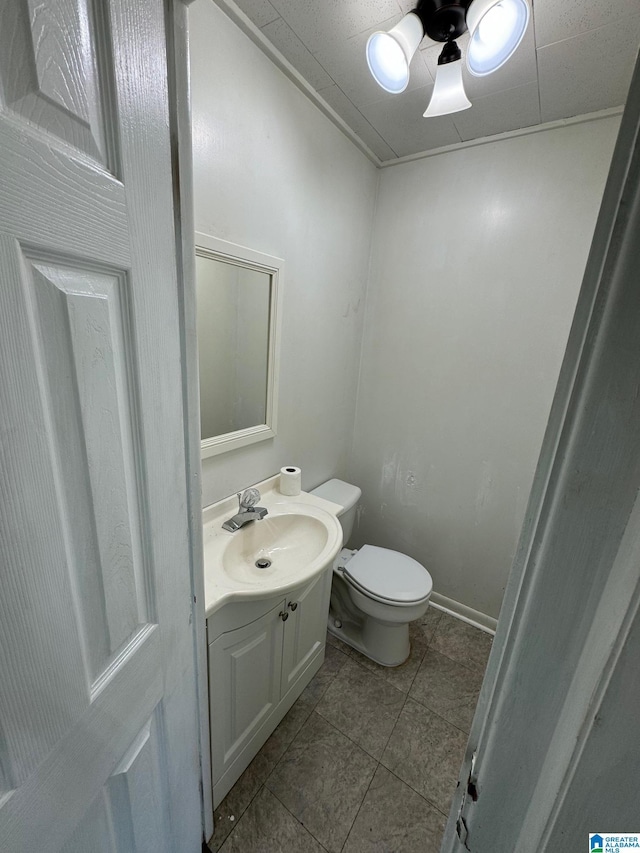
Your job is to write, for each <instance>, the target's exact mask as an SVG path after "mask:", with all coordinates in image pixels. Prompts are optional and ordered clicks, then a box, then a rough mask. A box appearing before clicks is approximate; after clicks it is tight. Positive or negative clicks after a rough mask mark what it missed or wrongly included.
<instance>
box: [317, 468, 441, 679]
mask: <svg viewBox="0 0 640 853" xmlns="http://www.w3.org/2000/svg"><path fill="white" fill-rule="evenodd" d="M311 494H312V495H317V496H318V497H320V498H324V499H325V500H328V501H332V502H333V503H336V504H339V505H340V506H342V507H343V510H342V512H341V513H339V514H338V519H339V521H340V524H341V525H342V530H343V532H344V544H345V545H347V544H348V542H349V539H350V538H351V533H352V531H353V523H354V521H355V516H356V506H357V503H358V501H359V500H360V495H361V494H362V492H361V490H360V489H359V488H358V487H357V486H352V485H351V484H350V483H345V482H344V481H343V480H328V481H327V482H326V483H323V484H322V485H321V486H318V488H317V489H314V490H313V491H312V492H311ZM432 589H433V581H432V580H431V575H430V574H429V572H428V571H427V570H426V569H425V567H424V566H422V565H421V564H420V563H418V562H417V561H416V560H413V559H412V558H411V557H408V556H407V555H406V554H401V553H399V552H398V551H391V550H390V549H389V548H378V547H377V546H375V545H363V546H362V548H360V549H359V550H357V551H352V550H349V548H343V549H342V550H341V551H340V553H339V554H338V556H337V558H336V560H335V562H334V564H333V580H332V584H331V604H330V607H329V622H328V629H329V632H330V633H331V634H333V635H334V636H336V637H339V638H340V639H341V640H342V641H343V642H345V643H347V644H348V645H350V646H351V647H352V648H354V649H357V650H358V651H359V652H362V654H364V655H366V656H367V657H369V658H371V660H374V661H376V663H379V664H382V665H383V666H399V665H400V664H401V663H404V661H405V660H406V659H407V658H408V657H409V651H410V644H409V622H413V621H414V620H415V619H419V618H420V617H421V616H424V614H425V613H426V612H427V608H428V607H429V598H430V597H431V591H432Z"/></svg>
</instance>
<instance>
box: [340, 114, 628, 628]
mask: <svg viewBox="0 0 640 853" xmlns="http://www.w3.org/2000/svg"><path fill="white" fill-rule="evenodd" d="M617 128H618V119H617V118H609V119H605V120H600V121H592V122H589V123H584V124H577V125H572V126H567V127H562V128H559V129H554V130H547V131H543V132H538V133H534V134H530V135H526V136H521V137H516V138H511V139H505V140H502V141H496V142H492V143H490V144H486V145H480V146H476V147H471V148H466V149H460V150H458V151H455V152H450V153H444V154H441V155H437V156H432V157H428V158H426V159H422V160H419V161H415V162H412V163H407V164H401V165H397V166H393V167H390V168H387V169H385V170H384V171H383V172H382V175H381V181H380V189H379V196H378V207H377V215H376V222H375V228H374V240H373V255H372V272H371V282H370V286H369V292H368V296H367V314H366V321H365V335H364V344H363V358H362V368H361V376H360V385H359V395H358V407H357V415H356V426H355V434H354V443H353V456H352V461H351V465H350V469H349V472H348V473H349V476H350V477H351V478H352V480H353V482H355V483H357V484H358V485H360V486H361V487H362V489H363V504H364V513H363V514H362V516H361V518H360V524H359V527H358V531H357V536H356V539H355V547H357V546H358V545H360V544H362V543H363V542H365V541H366V542H369V543H371V544H377V545H382V546H387V547H390V548H396V549H398V550H401V551H404V552H406V553H407V554H410V555H411V556H413V557H415V558H416V559H417V560H419V561H420V562H422V563H423V564H424V565H426V566H427V567H428V569H429V571H430V572H431V574H432V576H433V580H434V589H435V590H436V591H437V592H438V593H440V594H442V595H444V596H447V597H449V598H452V599H454V600H455V601H458V602H460V603H462V604H465V605H467V606H469V607H471V608H473V609H475V610H478V611H480V612H481V613H484V614H487V615H489V616H492V617H497V615H498V612H499V609H500V604H501V601H502V594H503V590H504V584H505V582H506V577H507V574H508V571H509V568H510V565H511V560H512V557H513V554H514V551H515V546H516V542H517V537H518V534H519V531H520V527H521V524H522V520H523V515H524V511H525V506H526V502H527V498H528V493H529V489H530V486H531V482H532V479H533V472H534V469H535V466H536V462H537V457H538V453H539V450H540V445H541V442H542V437H543V432H544V428H545V425H546V421H547V417H548V414H549V409H550V405H551V400H552V397H553V392H554V389H555V384H556V381H557V376H558V372H559V368H560V363H561V359H562V356H563V352H564V347H565V344H566V340H567V335H568V331H569V326H570V323H571V319H572V314H573V310H574V307H575V303H576V299H577V294H578V289H579V287H580V283H581V278H582V274H583V271H584V266H585V262H586V258H587V253H588V250H589V245H590V241H591V236H592V232H593V227H594V224H595V220H596V216H597V212H598V207H599V204H600V199H601V196H602V190H603V187H604V182H605V179H606V174H607V170H608V166H609V162H610V159H611V154H612V151H613V144H614V141H615V136H616V133H617Z"/></svg>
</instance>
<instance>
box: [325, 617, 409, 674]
mask: <svg viewBox="0 0 640 853" xmlns="http://www.w3.org/2000/svg"><path fill="white" fill-rule="evenodd" d="M327 629H328V631H329V633H330V634H332V635H333V636H334V637H337V638H338V639H339V640H342V642H343V643H346V644H347V645H348V646H351V648H352V649H356V651H358V652H361V653H362V654H363V655H365V656H366V657H368V658H370V659H371V660H372V661H374V662H375V663H379V664H380V665H381V666H400V665H401V664H403V663H404V662H405V661H406V660H407V658H408V657H409V653H410V652H411V644H410V642H409V625H408V624H406V623H405V624H401V625H390V624H383V623H381V622H377V623H376V622H375V621H374V620H373V619H370V618H369V619H365V620H364V621H363V623H362V624H361V625H357V624H356V623H354V622H343V623H342V624H341V626H340V627H338V626H337V625H336V624H335V619H334V617H333V616H332V614H331V613H329V619H328V621H327Z"/></svg>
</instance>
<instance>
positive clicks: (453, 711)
mask: <svg viewBox="0 0 640 853" xmlns="http://www.w3.org/2000/svg"><path fill="white" fill-rule="evenodd" d="M481 685H482V674H481V673H479V672H476V671H475V670H472V669H469V668H468V667H466V666H463V665H462V664H461V663H458V662H457V661H455V660H451V658H448V657H446V656H445V655H441V654H440V653H439V652H436V651H435V650H434V649H429V650H428V651H427V653H426V655H425V657H424V659H423V661H422V663H421V665H420V669H419V670H418V674H417V675H416V677H415V680H414V682H413V686H412V687H411V691H410V693H409V696H411V698H412V699H415V700H416V701H418V702H421V703H422V704H423V705H425V706H426V707H427V708H429V709H430V710H431V711H435V712H436V714H439V715H440V716H441V717H444V718H445V720H448V721H449V722H450V723H453V725H454V726H458V728H460V729H463V730H464V731H465V732H468V731H469V729H470V728H471V721H472V720H473V715H474V712H475V709H476V704H477V702H478V694H479V693H480V686H481Z"/></svg>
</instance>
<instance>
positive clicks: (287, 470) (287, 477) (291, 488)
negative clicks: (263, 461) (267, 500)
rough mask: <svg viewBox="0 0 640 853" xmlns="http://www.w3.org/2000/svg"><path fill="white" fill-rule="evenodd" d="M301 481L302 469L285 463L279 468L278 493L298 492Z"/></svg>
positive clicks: (297, 493)
mask: <svg viewBox="0 0 640 853" xmlns="http://www.w3.org/2000/svg"><path fill="white" fill-rule="evenodd" d="M301 483H302V471H301V470H300V469H299V468H294V466H293V465H286V466H285V467H284V468H281V469H280V493H281V494H283V495H289V496H290V497H293V495H299V494H300V486H301Z"/></svg>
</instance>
